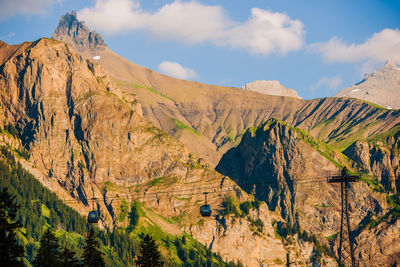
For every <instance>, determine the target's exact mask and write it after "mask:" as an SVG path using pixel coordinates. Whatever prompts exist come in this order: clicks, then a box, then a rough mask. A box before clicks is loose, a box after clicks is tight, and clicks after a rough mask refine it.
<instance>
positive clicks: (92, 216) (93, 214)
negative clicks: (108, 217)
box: [87, 210, 99, 223]
mask: <svg viewBox="0 0 400 267" xmlns="http://www.w3.org/2000/svg"><path fill="white" fill-rule="evenodd" d="M87 220H88V222H89V223H97V222H98V221H99V214H98V213H97V211H96V210H91V211H89V214H88V217H87Z"/></svg>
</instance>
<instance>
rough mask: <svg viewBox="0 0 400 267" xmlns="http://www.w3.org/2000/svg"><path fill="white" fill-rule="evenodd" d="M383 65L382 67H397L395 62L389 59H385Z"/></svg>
mask: <svg viewBox="0 0 400 267" xmlns="http://www.w3.org/2000/svg"><path fill="white" fill-rule="evenodd" d="M383 67H384V68H397V66H396V64H395V63H394V61H393V60H391V59H390V60H388V61H386V63H385V65H384V66H383Z"/></svg>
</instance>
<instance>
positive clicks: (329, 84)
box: [310, 76, 343, 91]
mask: <svg viewBox="0 0 400 267" xmlns="http://www.w3.org/2000/svg"><path fill="white" fill-rule="evenodd" d="M342 82H343V80H342V78H340V76H334V77H328V76H324V77H322V78H321V79H319V81H318V82H317V83H316V84H313V85H311V86H310V90H311V91H315V90H317V89H319V88H328V89H329V90H334V89H337V88H338V87H339V85H341V84H342Z"/></svg>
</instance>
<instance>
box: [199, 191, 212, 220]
mask: <svg viewBox="0 0 400 267" xmlns="http://www.w3.org/2000/svg"><path fill="white" fill-rule="evenodd" d="M203 194H204V199H205V203H204V205H202V206H201V207H200V213H201V216H203V217H209V216H211V206H210V205H209V204H207V194H208V192H206V193H203Z"/></svg>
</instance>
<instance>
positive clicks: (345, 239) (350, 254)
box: [328, 167, 360, 267]
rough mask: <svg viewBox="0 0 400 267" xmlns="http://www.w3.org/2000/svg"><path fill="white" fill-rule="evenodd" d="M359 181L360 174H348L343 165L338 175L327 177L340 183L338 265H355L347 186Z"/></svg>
mask: <svg viewBox="0 0 400 267" xmlns="http://www.w3.org/2000/svg"><path fill="white" fill-rule="evenodd" d="M358 181H360V176H358V175H350V174H349V173H348V171H347V168H346V167H344V168H343V170H342V172H341V174H340V175H339V176H332V177H329V178H328V183H340V188H341V201H342V216H341V221H340V241H339V253H338V254H339V266H340V267H342V266H351V267H355V266H356V261H355V258H354V248H353V243H352V238H351V235H350V234H351V231H350V218H349V202H348V193H347V188H348V187H349V184H350V183H351V182H358Z"/></svg>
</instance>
